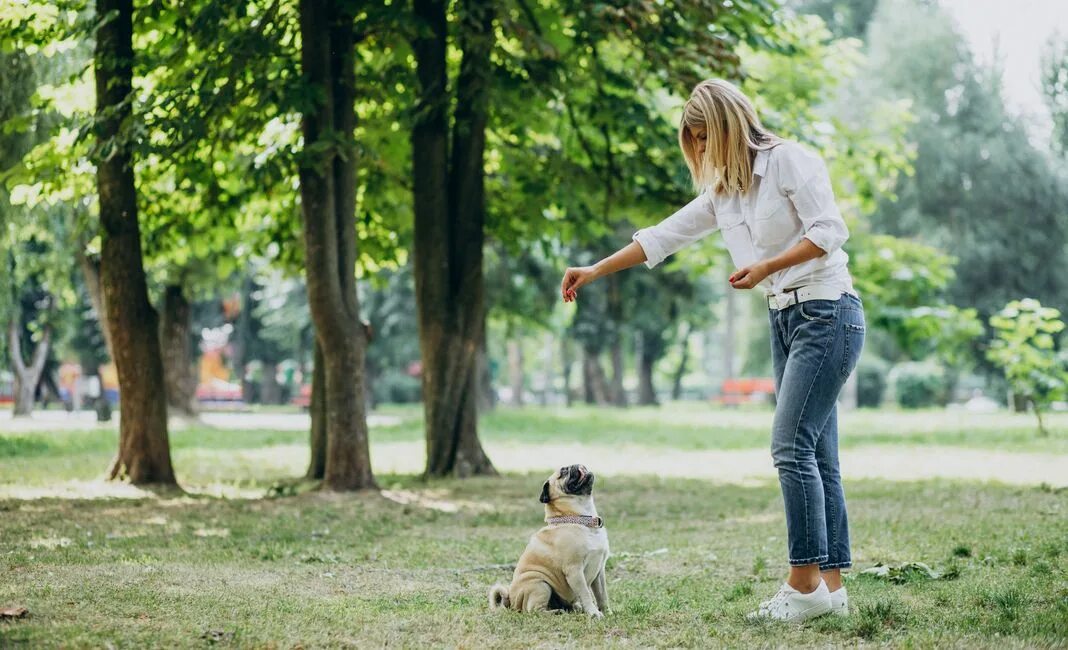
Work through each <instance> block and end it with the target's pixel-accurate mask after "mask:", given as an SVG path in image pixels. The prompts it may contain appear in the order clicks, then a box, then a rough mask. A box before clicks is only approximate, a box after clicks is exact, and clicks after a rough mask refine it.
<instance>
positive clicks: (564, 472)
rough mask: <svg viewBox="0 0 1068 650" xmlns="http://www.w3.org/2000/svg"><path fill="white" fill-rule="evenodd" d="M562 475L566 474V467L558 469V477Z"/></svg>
mask: <svg viewBox="0 0 1068 650" xmlns="http://www.w3.org/2000/svg"><path fill="white" fill-rule="evenodd" d="M564 474H567V468H566V467H561V468H560V476H563V475H564Z"/></svg>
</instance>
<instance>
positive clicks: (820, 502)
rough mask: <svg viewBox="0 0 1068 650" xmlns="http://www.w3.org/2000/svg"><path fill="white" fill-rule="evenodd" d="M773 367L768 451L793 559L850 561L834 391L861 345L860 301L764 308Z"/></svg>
mask: <svg viewBox="0 0 1068 650" xmlns="http://www.w3.org/2000/svg"><path fill="white" fill-rule="evenodd" d="M769 317H770V319H771V352H772V362H773V364H774V366H775V397H776V406H775V424H774V425H773V427H772V436H771V457H772V459H774V461H775V467H776V469H778V470H779V484H780V485H781V486H782V496H783V502H784V504H785V506H786V536H787V539H788V544H789V560H790V565H791V566H801V565H806V564H819V565H820V570H824V571H825V570H827V569H836V568H845V567H849V566H851V565H852V561H851V559H850V555H849V523H848V520H847V519H846V504H845V492H843V491H842V477H841V474H840V473H839V470H838V409H837V403H838V393H839V392H840V391H841V390H842V385H843V384H844V383H845V380H846V378H847V377H849V373H850V372H852V371H853V368H854V367H855V366H856V365H857V359H858V358H859V357H860V351H861V348H862V347H863V346H864V306H863V304H862V303H861V301H860V299H859V298H857V297H856V296H853V295H851V294H848V293H847V294H842V297H841V298H839V299H838V300H809V301H808V302H802V303H799V304H796V305H792V306H790V307H787V308H786V309H783V310H781V311H776V310H774V309H773V310H769Z"/></svg>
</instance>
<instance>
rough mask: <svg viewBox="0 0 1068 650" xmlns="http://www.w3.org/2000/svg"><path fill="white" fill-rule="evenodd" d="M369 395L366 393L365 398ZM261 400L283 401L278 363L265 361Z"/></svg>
mask: <svg viewBox="0 0 1068 650" xmlns="http://www.w3.org/2000/svg"><path fill="white" fill-rule="evenodd" d="M366 398H367V396H366V395H364V399H366ZM260 401H261V402H262V403H264V404H278V403H280V402H281V401H282V385H281V384H279V383H278V364H277V363H269V362H267V361H264V362H263V381H262V382H261V383H260Z"/></svg>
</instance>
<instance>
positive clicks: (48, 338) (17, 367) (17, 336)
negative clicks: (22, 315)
mask: <svg viewBox="0 0 1068 650" xmlns="http://www.w3.org/2000/svg"><path fill="white" fill-rule="evenodd" d="M7 333H8V341H7V343H8V352H9V354H10V355H11V365H12V369H13V370H14V371H15V388H16V390H15V409H14V411H13V412H12V414H11V415H12V416H13V417H29V416H30V415H32V414H33V403H34V395H35V394H36V393H37V384H38V382H40V381H41V373H42V372H43V371H44V365H45V360H46V359H47V358H48V348H49V346H50V344H51V342H52V329H51V328H46V329H45V331H44V335H43V336H42V337H41V340H40V341H39V342H38V343H37V345H36V347H35V348H34V350H33V358H32V359H31V360H30V364H29V365H26V361H25V360H24V359H23V357H22V325H21V324H20V323H19V319H18V317H17V316H16V317H14V318H12V319H11V323H10V324H9V326H8V331H7Z"/></svg>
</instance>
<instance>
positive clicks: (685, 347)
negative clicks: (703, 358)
mask: <svg viewBox="0 0 1068 650" xmlns="http://www.w3.org/2000/svg"><path fill="white" fill-rule="evenodd" d="M679 344H680V345H681V346H682V352H681V354H680V355H679V366H678V368H676V369H675V376H674V377H673V378H672V381H671V399H673V400H678V399H681V398H682V378H683V377H684V376H686V364H687V363H688V362H689V360H690V324H689V323H686V328H685V329H684V330H683V334H682V337H681V338H680V340H679Z"/></svg>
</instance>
